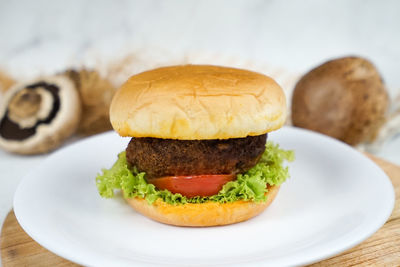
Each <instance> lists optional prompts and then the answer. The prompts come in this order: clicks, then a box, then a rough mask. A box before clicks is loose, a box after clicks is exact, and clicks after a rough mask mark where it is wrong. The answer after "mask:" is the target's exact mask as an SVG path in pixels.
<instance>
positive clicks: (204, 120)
mask: <svg viewBox="0 0 400 267" xmlns="http://www.w3.org/2000/svg"><path fill="white" fill-rule="evenodd" d="M285 117H286V100H285V95H284V93H283V91H282V89H281V87H280V86H279V85H278V84H277V83H276V82H275V81H274V80H273V79H271V78H269V77H267V76H265V75H262V74H260V73H256V72H252V71H247V70H241V69H235V68H227V67H219V66H208V65H181V66H170V67H162V68H158V69H154V70H150V71H146V72H143V73H140V74H137V75H134V76H132V77H131V78H129V79H128V80H127V81H126V82H125V83H124V84H123V85H122V87H121V88H120V89H119V90H118V91H117V92H116V94H115V96H114V98H113V100H112V102H111V106H110V121H111V124H112V126H113V128H114V130H115V131H116V132H117V133H118V134H119V135H121V136H123V137H130V138H131V140H130V142H129V144H128V146H127V148H126V150H125V151H123V152H121V153H120V154H119V155H118V159H117V161H116V162H115V164H114V165H113V166H112V167H111V168H110V169H104V170H103V171H102V173H101V174H99V175H98V176H97V177H96V184H97V188H98V191H99V193H100V195H101V196H102V197H106V198H110V197H114V193H115V191H116V190H121V191H122V194H123V197H124V198H125V199H126V202H127V203H128V204H129V205H131V206H132V207H133V208H134V209H135V210H136V211H138V212H139V213H142V214H143V215H145V216H148V217H149V218H151V219H153V220H156V221H159V222H162V223H166V224H171V225H177V226H216V225H226V224H232V223H237V222H241V221H245V220H248V219H250V218H252V217H254V216H256V215H258V214H259V213H261V212H262V211H263V210H265V208H266V207H267V206H268V205H270V203H271V202H272V201H273V199H274V198H275V196H276V195H277V193H278V190H279V187H280V185H281V184H282V183H283V182H284V181H285V180H286V179H287V178H288V177H289V172H288V167H287V166H285V165H286V164H285V161H291V160H293V158H294V154H293V152H292V151H286V150H283V149H281V148H280V147H279V145H278V144H274V143H273V142H270V141H268V142H267V135H268V133H269V132H271V131H274V130H277V129H279V128H280V127H281V126H282V125H283V123H284V122H285Z"/></svg>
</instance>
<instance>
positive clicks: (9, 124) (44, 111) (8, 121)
mask: <svg viewBox="0 0 400 267" xmlns="http://www.w3.org/2000/svg"><path fill="white" fill-rule="evenodd" d="M80 115H81V104H80V100H79V95H78V92H77V90H76V88H75V86H74V84H73V82H72V81H71V80H70V79H68V78H66V77H62V76H51V77H44V78H40V79H36V80H33V81H30V82H26V83H19V84H16V85H14V86H13V87H11V88H10V89H9V90H7V92H6V93H5V94H4V97H3V99H2V103H1V106H0V147H2V148H4V149H5V150H7V151H10V152H14V153H20V154H37V153H45V152H48V151H50V150H52V149H55V148H57V147H58V146H59V145H60V144H61V143H62V142H63V141H64V140H65V139H66V138H68V137H69V136H71V135H72V134H73V133H74V132H75V131H76V129H77V126H78V123H79V120H80Z"/></svg>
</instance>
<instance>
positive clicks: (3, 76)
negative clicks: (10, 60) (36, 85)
mask: <svg viewBox="0 0 400 267" xmlns="http://www.w3.org/2000/svg"><path fill="white" fill-rule="evenodd" d="M14 83H15V81H14V80H13V79H12V78H11V77H10V76H9V75H7V73H5V72H4V71H1V70H0V94H1V93H3V92H5V91H7V90H8V88H10V87H11V86H12V85H13V84H14Z"/></svg>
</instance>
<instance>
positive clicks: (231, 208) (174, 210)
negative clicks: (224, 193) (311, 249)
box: [126, 186, 279, 226]
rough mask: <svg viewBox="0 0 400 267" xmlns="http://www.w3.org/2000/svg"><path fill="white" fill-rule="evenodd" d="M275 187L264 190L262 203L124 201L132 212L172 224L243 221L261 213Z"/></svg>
mask: <svg viewBox="0 0 400 267" xmlns="http://www.w3.org/2000/svg"><path fill="white" fill-rule="evenodd" d="M278 191H279V186H272V187H269V189H268V198H267V201H265V202H258V203H257V202H253V201H244V200H238V201H235V202H231V203H218V202H212V201H210V202H206V203H187V204H184V205H171V204H168V203H166V202H164V201H162V200H161V199H157V200H156V201H155V202H154V203H153V204H152V205H149V204H148V203H147V201H146V200H145V199H142V198H137V197H136V198H128V199H126V201H127V202H128V203H129V205H131V206H132V207H133V208H134V209H135V210H136V211H138V212H140V213H142V214H143V215H145V216H147V217H149V218H151V219H153V220H155V221H158V222H162V223H165V224H171V225H176V226H216V225H227V224H233V223H238V222H243V221H246V220H248V219H250V218H253V217H255V216H257V215H258V214H260V213H261V212H263V211H264V210H265V209H266V208H267V207H268V206H269V204H271V202H272V201H273V200H274V198H275V197H276V195H277V193H278Z"/></svg>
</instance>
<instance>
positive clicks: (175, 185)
mask: <svg viewBox="0 0 400 267" xmlns="http://www.w3.org/2000/svg"><path fill="white" fill-rule="evenodd" d="M234 178H235V175H233V174H210V175H208V174H207V175H188V176H166V177H161V178H155V179H148V180H147V181H148V182H149V183H152V184H154V185H155V187H157V188H158V189H160V190H163V189H167V190H169V191H170V192H172V193H180V194H182V195H183V196H186V197H189V198H191V197H195V196H202V197H206V196H212V195H215V194H217V193H218V192H219V191H220V190H221V189H222V186H223V185H224V184H226V183H227V182H229V181H232V180H233V179H234Z"/></svg>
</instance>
